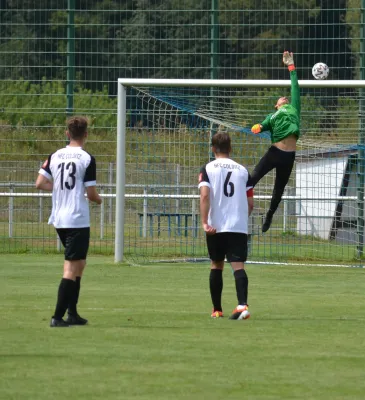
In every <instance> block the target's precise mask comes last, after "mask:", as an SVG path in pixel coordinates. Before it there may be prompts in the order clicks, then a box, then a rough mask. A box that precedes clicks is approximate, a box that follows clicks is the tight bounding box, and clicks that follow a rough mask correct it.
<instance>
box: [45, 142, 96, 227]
mask: <svg viewBox="0 0 365 400" xmlns="http://www.w3.org/2000/svg"><path fill="white" fill-rule="evenodd" d="M39 173H40V174H42V175H43V176H45V177H46V178H47V179H49V180H50V181H53V191H52V213H51V216H50V218H49V220H48V223H49V224H53V225H54V227H55V228H87V227H89V226H90V214H89V204H88V201H87V199H86V197H85V188H86V187H88V186H95V185H96V163H95V158H94V157H93V156H92V155H90V154H89V153H87V152H86V151H85V150H83V149H82V148H81V147H71V146H66V147H65V148H62V149H59V150H57V151H56V152H55V153H52V154H51V155H50V156H49V157H48V159H47V160H46V161H45V162H44V163H43V165H42V167H41V169H40V170H39Z"/></svg>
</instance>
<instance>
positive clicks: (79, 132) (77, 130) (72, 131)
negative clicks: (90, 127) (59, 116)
mask: <svg viewBox="0 0 365 400" xmlns="http://www.w3.org/2000/svg"><path fill="white" fill-rule="evenodd" d="M66 124H67V130H68V133H69V135H70V138H71V139H73V140H80V139H83V138H84V137H85V134H86V132H87V124H88V120H87V118H86V117H82V116H74V117H70V118H68V119H67V121H66Z"/></svg>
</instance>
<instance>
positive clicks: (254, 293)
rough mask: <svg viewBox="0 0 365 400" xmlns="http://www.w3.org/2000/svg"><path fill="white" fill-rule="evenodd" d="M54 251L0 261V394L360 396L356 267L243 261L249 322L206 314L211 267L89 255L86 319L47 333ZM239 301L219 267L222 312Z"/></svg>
mask: <svg viewBox="0 0 365 400" xmlns="http://www.w3.org/2000/svg"><path fill="white" fill-rule="evenodd" d="M61 270H62V256H60V255H57V256H53V255H48V256H40V255H7V256H2V262H1V267H0V299H1V303H0V307H1V320H0V335H1V349H0V398H1V399H6V400H12V399H14V400H15V399H16V400H19V399H27V400H32V399H35V400H43V399H44V400H45V399H47V400H49V399H65V398H68V399H77V400H79V399H80V400H81V399H88V400H89V399H93V400H94V399H103V400H107V399H113V400H114V399H146V400H147V399H149V400H150V399H162V400H164V399H169V400H170V399H173V400H178V399H209V400H211V399H219V400H220V399H255V400H256V399H265V400H266V399H321V400H324V399H331V400H334V399H341V400H343V399H363V398H364V393H365V379H364V377H365V373H364V365H365V351H364V348H365V335H364V328H365V312H364V306H363V299H364V293H365V279H364V270H362V269H347V268H319V267H280V266H258V265H248V266H247V272H248V276H249V285H250V286H249V303H250V311H251V314H252V317H251V318H250V319H249V320H247V321H231V320H229V319H228V318H224V319H219V320H213V319H211V318H210V311H211V303H210V295H209V289H208V276H209V265H208V264H171V265H168V264H165V265H148V266H144V267H130V266H124V265H123V266H121V265H119V266H116V265H114V264H113V263H112V260H111V258H107V257H90V260H89V263H88V266H87V269H86V272H85V276H84V278H83V280H82V290H81V297H80V304H79V311H80V314H81V315H83V316H84V317H86V318H88V319H89V321H90V325H89V326H85V327H73V328H65V329H51V328H49V320H50V317H51V315H52V313H53V309H54V304H55V301H56V292H57V287H58V283H59V280H60V277H61ZM235 305H236V298H235V289H234V279H233V276H232V273H231V270H230V268H229V265H227V268H226V270H225V273H224V289H223V307H224V311H225V314H226V316H227V317H228V316H229V314H230V312H231V311H232V309H233V308H234V306H235Z"/></svg>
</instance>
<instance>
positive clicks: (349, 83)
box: [118, 78, 365, 88]
mask: <svg viewBox="0 0 365 400" xmlns="http://www.w3.org/2000/svg"><path fill="white" fill-rule="evenodd" d="M118 84H119V85H122V86H127V87H130V86H154V87H230V88H234V87H235V88H237V87H242V88H244V87H246V88H250V87H266V88H268V87H270V88H273V87H290V85H291V82H290V80H283V79H282V80H280V79H278V80H272V79H241V80H239V79H233V80H227V79H133V78H119V79H118ZM299 86H300V87H302V88H318V87H326V88H365V81H363V80H299Z"/></svg>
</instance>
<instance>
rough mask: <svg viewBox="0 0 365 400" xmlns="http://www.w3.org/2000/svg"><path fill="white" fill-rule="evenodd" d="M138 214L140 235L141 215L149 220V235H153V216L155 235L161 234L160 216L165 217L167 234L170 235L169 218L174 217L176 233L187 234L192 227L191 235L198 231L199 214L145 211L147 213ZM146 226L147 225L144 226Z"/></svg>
mask: <svg viewBox="0 0 365 400" xmlns="http://www.w3.org/2000/svg"><path fill="white" fill-rule="evenodd" d="M138 216H139V233H140V236H143V217H144V216H146V217H147V219H148V220H149V232H150V236H151V237H152V236H153V224H154V218H155V217H157V236H160V235H161V218H167V233H168V236H169V237H170V236H171V231H172V229H171V226H172V224H171V219H172V218H174V219H175V220H176V231H177V235H178V236H181V231H182V230H183V231H184V234H185V236H188V231H189V229H192V231H193V236H194V237H196V236H197V232H198V218H199V215H197V214H192V213H191V212H190V213H180V212H173V213H170V212H157V211H156V212H147V213H138ZM189 218H191V219H192V225H194V226H192V228H189ZM182 221H184V225H183V226H182ZM146 228H147V227H146Z"/></svg>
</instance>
